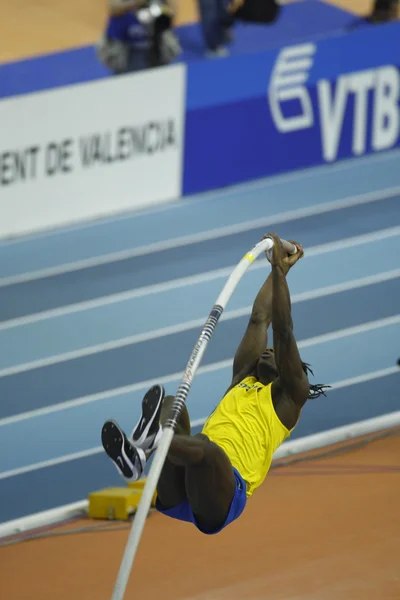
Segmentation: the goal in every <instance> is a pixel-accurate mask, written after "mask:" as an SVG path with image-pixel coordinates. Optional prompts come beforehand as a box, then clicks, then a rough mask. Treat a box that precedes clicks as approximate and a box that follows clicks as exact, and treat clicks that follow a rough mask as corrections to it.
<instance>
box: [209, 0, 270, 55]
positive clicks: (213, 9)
mask: <svg viewBox="0 0 400 600" xmlns="http://www.w3.org/2000/svg"><path fill="white" fill-rule="evenodd" d="M198 5H199V13H200V20H201V26H202V30H203V35H204V39H205V42H206V46H207V52H206V56H208V57H210V58H211V57H214V56H226V55H227V54H228V50H227V49H226V45H227V44H229V43H230V42H231V41H232V27H233V24H234V22H235V21H236V20H238V21H244V22H247V23H265V24H267V23H273V22H274V21H275V20H276V19H277V18H278V15H279V13H280V3H279V2H277V1H276V0H198Z"/></svg>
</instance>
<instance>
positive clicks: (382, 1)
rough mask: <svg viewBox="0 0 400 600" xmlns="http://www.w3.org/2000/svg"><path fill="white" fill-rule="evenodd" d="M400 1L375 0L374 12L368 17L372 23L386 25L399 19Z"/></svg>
mask: <svg viewBox="0 0 400 600" xmlns="http://www.w3.org/2000/svg"><path fill="white" fill-rule="evenodd" d="M399 4H400V3H399V0H374V6H373V9H372V12H371V13H370V14H369V15H368V17H367V18H368V20H369V21H370V23H385V22H386V21H394V20H395V19H397V18H399Z"/></svg>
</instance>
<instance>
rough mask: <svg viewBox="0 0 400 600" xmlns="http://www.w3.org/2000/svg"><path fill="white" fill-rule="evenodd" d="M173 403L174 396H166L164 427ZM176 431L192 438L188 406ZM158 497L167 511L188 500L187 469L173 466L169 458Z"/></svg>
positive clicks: (163, 471)
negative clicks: (186, 486)
mask: <svg viewBox="0 0 400 600" xmlns="http://www.w3.org/2000/svg"><path fill="white" fill-rule="evenodd" d="M173 401H174V396H166V397H165V398H164V402H163V407H162V411H161V418H160V421H161V424H162V425H164V424H165V422H166V420H167V418H168V415H169V412H170V409H171V406H172V403H173ZM175 431H176V434H178V435H186V436H187V437H189V436H190V418H189V413H188V411H187V408H186V406H184V407H183V410H182V412H181V414H180V416H179V421H178V424H177V426H176V430H175ZM157 496H158V498H159V500H160V502H161V504H162V505H163V507H164V508H166V509H170V508H174V507H175V506H178V505H179V504H181V502H183V501H184V500H186V488H185V468H184V467H183V466H178V465H176V464H173V463H172V462H171V461H170V460H169V458H168V456H167V458H166V460H165V463H164V466H163V469H162V471H161V475H160V478H159V480H158V484H157Z"/></svg>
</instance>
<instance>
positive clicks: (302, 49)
mask: <svg viewBox="0 0 400 600" xmlns="http://www.w3.org/2000/svg"><path fill="white" fill-rule="evenodd" d="M316 50H317V47H316V45H315V44H311V43H308V44H300V45H298V46H291V47H289V48H284V49H283V50H282V51H281V52H280V54H279V56H278V59H277V61H276V63H275V66H274V69H273V71H272V75H271V80H270V84H269V88H268V101H269V107H270V110H271V114H272V118H273V119H274V122H275V126H276V128H277V129H278V131H281V132H282V133H288V132H290V131H297V130H299V129H307V128H308V127H312V126H313V124H314V114H313V107H312V104H311V99H310V95H309V93H308V90H307V87H306V85H305V84H306V83H307V80H308V77H309V73H310V70H311V68H312V66H313V62H314V54H315V52H316ZM293 100H297V102H298V103H299V105H300V110H299V112H298V114H296V115H293V116H285V115H284V113H283V110H282V109H283V107H284V104H285V103H286V102H289V101H293Z"/></svg>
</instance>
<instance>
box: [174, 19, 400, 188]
mask: <svg viewBox="0 0 400 600" xmlns="http://www.w3.org/2000/svg"><path fill="white" fill-rule="evenodd" d="M294 53H296V54H295V56H292V54H294ZM388 65H395V67H396V68H395V69H394V68H393V66H392V67H391V68H390V67H389V68H388V67H387V66H388ZM398 66H400V23H393V24H391V25H385V26H382V27H377V28H365V29H362V30H360V31H354V32H352V33H347V34H342V35H337V36H334V37H332V38H328V39H324V40H320V41H318V42H310V43H308V44H304V45H297V46H293V45H292V46H290V48H287V49H283V50H282V49H275V50H271V51H267V52H263V53H259V54H252V55H247V56H240V57H232V58H231V59H230V60H224V61H218V62H213V63H206V64H205V63H197V64H192V65H190V66H189V69H188V97H187V115H186V118H187V121H186V144H185V165H184V183H183V193H184V194H192V193H195V192H200V191H204V190H206V189H209V188H215V187H221V186H225V185H230V184H233V183H237V182H239V181H246V180H249V179H253V178H258V177H262V176H266V175H272V174H276V173H279V172H282V171H290V170H294V169H301V168H304V167H310V166H314V165H318V164H323V163H326V162H330V161H335V160H340V159H344V158H350V157H353V156H360V155H363V154H368V153H371V152H374V151H377V149H376V147H377V146H379V149H380V150H387V149H390V148H393V147H395V146H398V145H399V141H400V137H399V98H400V93H399V87H400V86H399V81H400V78H399V72H398ZM274 69H275V71H274ZM279 70H280V71H281V73H284V76H283V77H282V76H279V73H277V71H279ZM289 76H290V77H292V81H293V83H291V80H290V79H288V78H289ZM293 78H294V79H293ZM282 92H284V93H286V94H287V96H288V97H289V99H288V100H281V99H280V97H279V95H280V94H282ZM282 97H283V96H282ZM274 98H275V106H278V110H280V111H281V112H282V118H281V121H282V123H281V130H279V129H278V127H277V125H279V123H277V122H276V120H274V117H273V114H272V110H271V109H273V106H271V105H272V103H273V102H274ZM308 99H309V100H308ZM307 102H309V108H310V111H309V114H308V115H305V113H304V111H305V110H306V109H307V106H306V103H307ZM394 107H395V108H394ZM301 116H305V117H308V119H305V121H304V122H303V124H301V123H300V124H299V126H296V127H294V125H296V124H295V123H294V121H293V119H294V118H295V117H301ZM290 120H292V121H291V122H292V125H293V130H292V131H287V132H285V131H282V127H288V126H289V127H291V126H292V125H290ZM288 124H289V125H288ZM373 125H374V126H375V130H374V131H372V129H373ZM356 128H357V129H356ZM374 146H375V148H374Z"/></svg>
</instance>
